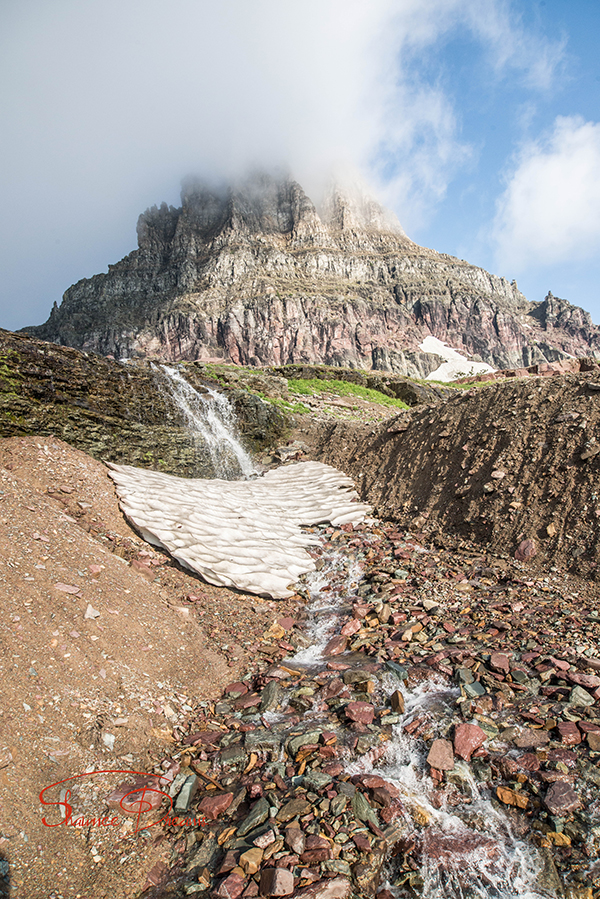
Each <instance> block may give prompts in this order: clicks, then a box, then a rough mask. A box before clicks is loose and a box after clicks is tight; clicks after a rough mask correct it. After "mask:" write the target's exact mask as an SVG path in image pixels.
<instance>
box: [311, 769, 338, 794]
mask: <svg viewBox="0 0 600 899" xmlns="http://www.w3.org/2000/svg"><path fill="white" fill-rule="evenodd" d="M332 780H333V778H332V777H331V776H330V775H329V774H325V772H324V771H311V772H310V773H309V774H307V775H306V776H305V778H304V786H305V787H307V788H308V789H309V790H315V791H316V792H318V791H319V790H322V789H324V787H326V786H327V785H328V784H330V783H331V781H332Z"/></svg>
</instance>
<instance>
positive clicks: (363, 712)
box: [344, 702, 375, 724]
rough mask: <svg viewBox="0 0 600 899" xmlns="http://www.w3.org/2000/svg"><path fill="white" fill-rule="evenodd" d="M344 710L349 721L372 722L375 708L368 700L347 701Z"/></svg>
mask: <svg viewBox="0 0 600 899" xmlns="http://www.w3.org/2000/svg"><path fill="white" fill-rule="evenodd" d="M344 711H345V713H346V716H347V717H348V718H349V719H350V721H357V722H359V723H360V724H372V722H373V718H374V717H375V709H374V708H373V706H372V705H371V703H369V702H349V703H348V705H347V706H346V708H345V709H344Z"/></svg>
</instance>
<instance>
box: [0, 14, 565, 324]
mask: <svg viewBox="0 0 600 899" xmlns="http://www.w3.org/2000/svg"><path fill="white" fill-rule="evenodd" d="M506 10H507V5H506V3H504V2H503V0H483V2H479V0H478V2H475V0H429V2H428V3H425V4H423V3H422V2H421V0H368V2H366V0H360V2H356V0H302V2H301V3H300V2H293V0H251V2H250V0H219V2H218V3H214V2H207V0H171V2H169V3H168V4H167V3H166V2H162V0H118V2H117V0H102V2H99V0H89V2H85V3H82V2H81V0H55V2H53V3H48V2H46V0H21V2H19V3H13V4H12V5H10V4H5V5H4V7H3V9H2V13H1V17H2V21H1V22H0V25H1V26H2V27H1V28H0V85H1V87H0V114H1V115H2V121H3V137H2V142H1V144H0V171H1V172H2V179H3V188H2V206H3V208H2V216H1V229H2V231H1V234H0V238H1V239H0V266H1V270H2V273H3V274H2V280H1V290H2V294H1V299H0V302H1V306H0V312H1V316H0V326H2V327H6V328H13V329H14V328H18V327H22V326H24V325H27V324H36V323H39V322H41V321H43V320H45V319H46V318H47V316H48V314H49V311H50V308H51V306H52V303H53V302H54V301H55V300H56V301H58V302H60V298H61V296H62V293H63V292H64V291H65V290H66V289H67V287H68V286H69V285H70V284H71V283H73V282H75V281H77V280H79V279H80V278H83V277H89V276H91V275H93V274H95V273H97V272H100V271H105V270H106V267H107V265H108V263H111V262H116V261H117V260H118V259H120V258H121V257H122V256H124V255H125V254H126V253H127V252H129V251H130V250H132V249H134V248H135V246H136V240H135V225H136V221H137V217H138V215H139V214H140V213H141V212H142V211H143V210H144V209H145V208H146V207H148V206H150V205H152V204H154V203H160V202H161V201H163V200H165V201H167V202H169V203H173V204H174V205H178V197H179V189H180V182H181V179H182V178H183V177H184V176H186V175H188V174H197V175H200V176H203V175H204V176H209V177H211V178H213V179H214V178H219V179H221V178H228V177H231V176H233V175H239V174H240V173H242V172H243V171H244V170H246V169H247V168H248V167H250V166H264V167H272V166H281V165H283V166H286V167H289V169H290V170H291V171H292V172H293V174H294V175H295V177H297V178H298V180H299V181H300V182H301V183H302V184H303V186H304V187H305V189H307V190H308V192H309V193H310V194H311V195H314V194H316V193H318V191H319V190H320V187H321V185H322V183H323V180H324V178H326V177H327V176H328V174H329V172H330V171H331V169H332V167H334V166H340V165H342V166H354V167H356V168H357V169H358V170H359V171H361V172H362V173H363V175H364V176H365V177H366V178H367V179H368V180H369V181H370V183H371V184H372V185H373V186H374V188H375V190H377V191H380V192H382V194H383V198H384V200H386V201H387V202H389V203H390V204H391V205H392V206H393V207H394V210H395V212H396V213H397V214H398V216H399V218H400V221H401V223H402V225H403V226H404V228H405V230H406V231H407V232H408V234H409V235H410V233H411V228H412V227H417V226H418V225H419V224H420V223H422V222H423V220H424V219H426V217H427V215H428V212H429V210H430V209H431V208H433V207H434V206H435V203H436V202H438V201H439V199H440V198H441V197H443V195H444V191H445V189H446V186H447V183H448V180H449V178H451V177H452V174H453V172H454V171H455V169H456V167H457V166H458V165H460V164H461V162H462V161H464V159H465V158H467V157H468V155H469V152H470V149H469V147H468V146H467V145H465V144H463V143H461V141H460V139H459V137H458V136H457V129H456V118H455V113H454V110H453V106H452V103H451V102H450V101H449V99H448V98H447V97H446V96H445V95H444V93H443V91H442V90H441V89H440V87H439V86H438V85H437V84H436V83H435V81H433V82H431V83H430V82H429V81H428V80H427V79H426V78H425V77H424V76H423V77H422V76H421V75H420V73H419V67H418V59H419V52H420V50H421V49H422V48H423V47H430V46H432V45H433V44H434V43H435V41H436V40H438V39H439V38H440V36H441V35H443V34H444V33H446V32H447V31H448V30H450V29H452V28H456V27H457V26H458V25H461V24H462V26H464V27H466V28H468V29H470V31H471V33H472V34H473V35H475V37H476V38H477V39H478V40H480V41H481V42H483V43H484V44H485V46H486V48H487V52H488V53H489V55H490V59H491V60H492V62H494V61H495V64H497V65H498V66H506V65H514V66H521V67H523V66H525V67H526V66H527V65H529V64H528V63H525V62H523V60H525V58H529V59H531V58H533V54H532V53H531V49H532V48H531V47H528V46H527V45H526V42H525V44H524V43H523V39H522V36H521V38H519V39H517V38H518V37H519V36H518V35H517V36H515V35H516V32H515V31H514V29H512V30H511V26H510V23H509V19H508V18H507V12H506ZM484 11H485V15H484V14H483V12H484ZM519 41H520V42H519ZM535 59H536V63H535V67H531V68H530V70H529V77H531V78H532V79H536V78H537V79H539V80H543V79H544V78H546V77H547V71H546V70H547V67H548V66H547V64H546V63H547V60H546V57H545V56H544V54H543V53H537V54H535Z"/></svg>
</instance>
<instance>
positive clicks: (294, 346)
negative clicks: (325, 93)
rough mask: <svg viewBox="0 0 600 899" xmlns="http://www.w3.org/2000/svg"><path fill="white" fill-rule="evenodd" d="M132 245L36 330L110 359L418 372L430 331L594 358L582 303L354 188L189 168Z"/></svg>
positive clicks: (148, 215) (597, 344) (474, 342)
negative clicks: (508, 274) (522, 284)
mask: <svg viewBox="0 0 600 899" xmlns="http://www.w3.org/2000/svg"><path fill="white" fill-rule="evenodd" d="M137 231H138V244H139V246H138V249H137V250H134V251H133V252H132V253H130V254H129V255H128V256H126V257H125V258H124V259H122V260H121V261H120V262H118V263H117V264H116V265H111V266H109V270H108V273H107V274H99V275H95V276H94V277H93V278H87V279H84V280H82V281H79V282H78V283H77V284H75V285H73V286H72V287H70V288H69V290H67V292H66V293H65V295H64V298H63V301H62V303H61V305H60V306H57V305H56V304H55V306H54V308H53V310H52V313H51V315H50V318H49V319H48V321H47V322H46V323H45V324H43V325H40V326H38V327H30V328H27V329H25V330H26V332H27V333H29V334H30V335H32V336H36V337H39V338H41V339H43V340H47V341H51V342H54V343H59V344H63V345H67V346H72V347H76V348H79V349H83V350H92V351H94V352H97V353H101V354H104V355H113V356H116V357H144V356H150V357H157V358H160V359H162V360H164V361H177V360H182V359H185V360H192V359H198V360H202V361H211V360H215V361H216V360H221V361H232V362H235V363H240V364H253V365H284V364H290V363H296V364H305V363H312V364H315V363H316V364H328V365H336V366H348V367H353V368H359V369H367V370H368V369H378V370H383V371H392V372H395V373H398V374H404V375H410V376H413V377H414V376H416V377H425V376H426V375H427V374H429V373H431V372H432V371H434V370H435V369H436V368H437V367H438V365H439V363H440V357H439V356H437V355H434V354H431V353H423V352H422V351H420V350H419V344H420V343H421V342H422V341H423V339H424V338H425V337H426V336H428V335H433V336H434V337H437V338H439V339H440V340H443V341H445V342H447V343H448V344H449V345H450V346H452V347H454V348H455V349H457V350H459V351H460V352H462V353H464V354H465V355H467V356H468V357H470V358H471V359H473V360H476V361H484V362H486V363H488V364H490V365H492V366H493V367H494V368H521V367H527V366H530V365H532V364H536V363H544V362H553V361H556V360H558V359H561V358H565V356H566V355H573V356H590V355H593V356H600V329H598V328H597V327H596V326H594V325H593V324H592V321H591V318H590V316H589V314H588V313H586V312H584V311H583V310H582V309H579V308H577V307H574V306H572V305H571V304H569V303H568V302H566V301H565V300H559V299H557V298H555V297H553V296H552V295H551V294H549V295H548V297H546V299H545V300H544V302H542V303H530V302H528V301H527V300H526V299H525V297H524V296H523V294H521V293H520V291H519V290H518V288H517V285H516V283H515V282H512V283H509V282H508V281H507V280H506V279H504V278H499V277H496V276H495V275H491V274H489V273H488V272H486V271H484V270H483V269H480V268H477V267H476V266H473V265H469V264H468V263H467V262H465V261H464V260H461V259H455V258H453V257H451V256H448V255H444V254H440V253H437V252H435V251H434V250H429V249H425V248H423V247H420V246H418V245H417V244H415V243H413V242H412V241H411V240H409V238H408V237H407V236H406V235H405V233H404V232H403V230H402V228H401V227H400V225H399V223H398V222H397V220H396V219H395V217H394V216H393V215H392V213H390V212H388V211H387V210H385V209H383V208H382V207H381V206H379V204H377V203H376V202H374V201H373V200H371V199H370V198H368V197H367V196H366V195H365V194H364V193H362V192H361V191H360V190H353V191H352V192H344V191H342V190H341V189H339V188H334V189H333V190H332V191H331V193H330V195H329V198H328V199H327V201H326V203H325V204H324V207H323V209H322V211H321V213H319V212H318V211H317V209H316V207H315V205H314V204H313V203H312V201H311V200H310V199H309V198H308V196H307V195H306V194H305V193H304V191H303V190H302V188H301V187H300V185H299V184H297V183H296V182H295V181H293V180H291V179H285V178H284V179H275V178H272V177H270V176H268V175H265V174H257V175H254V176H252V177H250V178H248V179H247V180H246V181H244V182H243V183H241V184H238V185H236V186H233V187H227V188H223V189H216V188H213V187H209V186H207V185H206V184H203V183H200V182H198V181H195V180H189V181H187V182H186V183H185V184H184V187H183V190H182V205H181V207H180V208H178V209H176V208H174V207H170V206H169V207H168V206H167V205H166V204H163V205H162V206H160V208H157V207H152V209H149V210H147V211H146V212H145V213H144V214H143V215H142V216H140V219H139V221H138V228H137Z"/></svg>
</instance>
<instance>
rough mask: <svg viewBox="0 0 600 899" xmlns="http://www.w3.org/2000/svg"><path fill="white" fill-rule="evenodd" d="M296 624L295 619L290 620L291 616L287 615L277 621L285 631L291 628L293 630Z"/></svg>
mask: <svg viewBox="0 0 600 899" xmlns="http://www.w3.org/2000/svg"><path fill="white" fill-rule="evenodd" d="M295 623H296V622H295V620H294V618H290V616H289V615H286V617H285V618H279V619H278V621H277V624H278V625H279V627H282V628H283V629H284V631H289V630H290V628H292V627H293V626H294V624H295Z"/></svg>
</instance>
